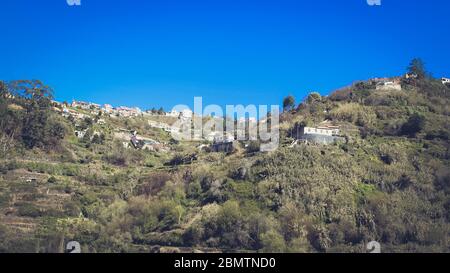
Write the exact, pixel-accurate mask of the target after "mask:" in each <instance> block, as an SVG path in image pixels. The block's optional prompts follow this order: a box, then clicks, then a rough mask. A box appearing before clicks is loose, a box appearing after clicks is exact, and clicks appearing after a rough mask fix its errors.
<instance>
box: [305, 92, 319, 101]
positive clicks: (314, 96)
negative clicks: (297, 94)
mask: <svg viewBox="0 0 450 273" xmlns="http://www.w3.org/2000/svg"><path fill="white" fill-rule="evenodd" d="M321 99H322V96H321V95H320V94H319V93H317V92H312V93H311V94H309V96H308V103H314V102H316V101H320V100H321Z"/></svg>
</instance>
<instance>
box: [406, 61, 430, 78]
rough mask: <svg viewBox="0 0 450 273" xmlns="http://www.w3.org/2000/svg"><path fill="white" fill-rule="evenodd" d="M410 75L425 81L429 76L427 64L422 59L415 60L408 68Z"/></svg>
mask: <svg viewBox="0 0 450 273" xmlns="http://www.w3.org/2000/svg"><path fill="white" fill-rule="evenodd" d="M408 73H410V74H413V75H417V78H418V79H424V78H426V76H427V71H426V69H425V63H424V62H423V61H422V59H420V58H414V59H413V60H412V61H411V63H410V64H409V66H408Z"/></svg>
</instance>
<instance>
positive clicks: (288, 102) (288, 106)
mask: <svg viewBox="0 0 450 273" xmlns="http://www.w3.org/2000/svg"><path fill="white" fill-rule="evenodd" d="M294 107H295V98H294V97H293V96H287V97H286V98H284V100H283V110H284V111H285V112H286V111H291V110H293V109H294Z"/></svg>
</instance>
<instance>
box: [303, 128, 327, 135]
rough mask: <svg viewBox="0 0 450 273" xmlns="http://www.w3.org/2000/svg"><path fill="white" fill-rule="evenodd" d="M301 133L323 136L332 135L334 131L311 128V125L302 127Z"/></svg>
mask: <svg viewBox="0 0 450 273" xmlns="http://www.w3.org/2000/svg"><path fill="white" fill-rule="evenodd" d="M301 133H302V135H323V136H333V134H334V131H333V130H331V129H327V128H321V127H318V128H313V127H303V129H302V132H301Z"/></svg>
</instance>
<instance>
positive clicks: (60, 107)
mask: <svg viewBox="0 0 450 273" xmlns="http://www.w3.org/2000/svg"><path fill="white" fill-rule="evenodd" d="M416 76H417V75H416ZM391 81H392V82H394V84H395V86H390V82H391ZM380 82H381V83H382V84H381V85H380ZM386 82H388V83H386ZM383 84H384V85H383ZM380 86H381V87H380ZM449 92H450V87H449V86H447V85H444V84H443V83H442V82H441V81H440V80H436V79H433V78H430V77H420V75H418V76H417V77H395V78H390V79H384V80H370V81H364V82H358V83H355V84H353V85H352V86H349V87H346V88H344V89H341V90H338V91H336V92H334V93H333V94H331V95H329V96H326V97H325V96H320V95H319V94H317V93H312V94H311V95H309V96H308V97H307V98H306V99H305V100H304V101H303V102H302V103H301V104H300V105H298V106H297V105H296V106H295V107H293V108H292V109H289V110H287V111H285V112H284V113H283V114H282V116H281V141H280V143H281V147H280V148H279V149H278V150H277V151H274V152H271V153H261V152H258V149H257V147H258V143H256V142H240V143H237V146H236V148H235V149H234V151H233V152H230V153H223V152H211V151H209V150H208V149H199V146H200V145H201V144H204V145H209V143H208V141H201V142H179V141H175V140H173V139H172V137H171V135H170V133H169V132H168V130H165V129H164V128H162V127H164V126H159V127H161V128H158V125H165V126H168V127H170V126H171V124H173V122H175V121H176V120H177V118H174V117H170V116H166V115H164V114H163V113H153V114H142V115H136V116H127V117H123V116H120V115H117V116H116V115H108V114H107V113H105V112H104V111H102V110H99V109H96V108H95V107H94V108H86V109H82V108H80V107H72V106H70V105H68V104H64V103H55V102H52V101H51V98H52V90H51V89H50V88H49V87H47V86H45V85H43V84H42V83H41V82H36V81H34V82H33V81H20V82H14V83H10V84H8V85H7V84H6V83H4V82H0V117H1V123H0V129H1V130H0V155H1V157H0V158H1V160H0V252H63V251H64V248H65V243H67V242H68V241H72V240H75V241H78V242H80V244H81V246H82V250H83V252H180V251H181V252H194V251H195V252H365V245H366V243H367V242H369V241H372V240H376V241H378V242H380V243H381V244H382V247H383V251H384V252H417V251H419V252H449V251H450V248H449V238H450V237H449V232H450V223H449V221H450V196H449V194H450V168H449V167H450V161H449V159H450V154H449V153H450V150H449V149H450V144H449V136H450V116H449V114H450V108H449V105H450V93H449ZM64 109H66V110H64ZM154 112H155V111H154ZM149 121H150V122H149ZM324 122H325V123H328V124H332V125H333V126H337V127H339V128H340V137H341V138H342V141H338V142H336V143H333V144H330V145H323V144H313V143H305V142H302V141H295V138H296V135H295V134H294V132H295V131H296V130H297V128H299V127H304V126H311V127H314V126H318V125H320V124H321V123H324ZM133 132H136V133H134V134H137V139H138V140H139V141H140V142H139V143H141V144H142V146H140V147H138V148H135V147H134V146H133V145H134V144H133V143H132V142H131V141H130V140H131V136H132V135H133ZM80 133H82V136H81V135H79V134H80ZM77 134H78V136H77ZM146 145H147V146H146ZM143 147H148V149H144V148H143ZM255 147H256V148H255Z"/></svg>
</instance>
